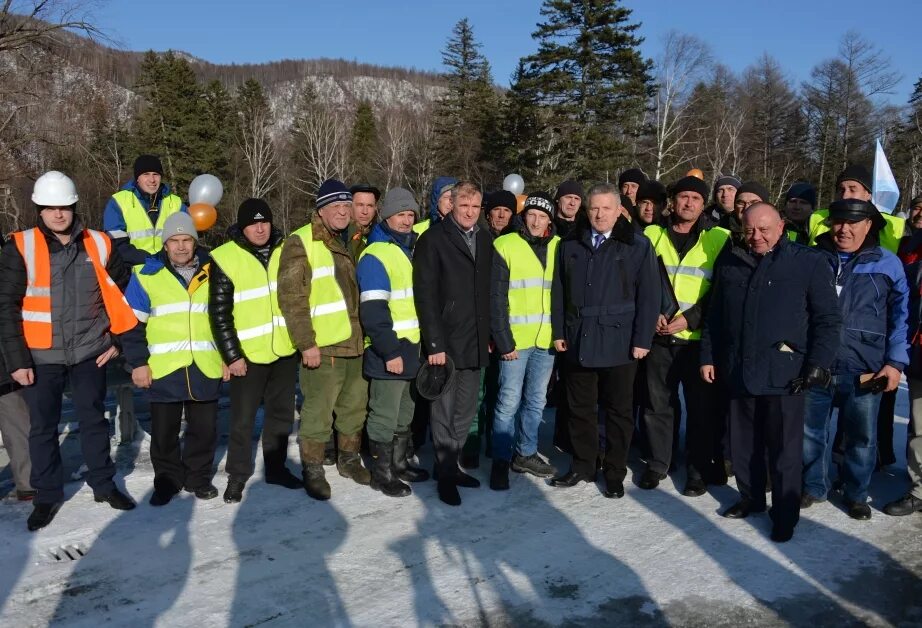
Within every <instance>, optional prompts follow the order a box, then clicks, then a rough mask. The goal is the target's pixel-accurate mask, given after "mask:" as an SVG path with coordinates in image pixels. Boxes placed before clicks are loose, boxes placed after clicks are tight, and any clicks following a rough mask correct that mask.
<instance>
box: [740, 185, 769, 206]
mask: <svg viewBox="0 0 922 628" xmlns="http://www.w3.org/2000/svg"><path fill="white" fill-rule="evenodd" d="M745 192H749V193H750V194H755V195H756V196H758V197H759V198H760V199H761V200H762V202H763V203H770V202H771V200H770V199H771V194H769V193H768V190H767V189H765V186H764V185H762V184H761V183H759V182H758V181H746V182H745V183H743V185H741V186H739V188H738V189H737V190H736V198H739V197H740V194H743V193H745Z"/></svg>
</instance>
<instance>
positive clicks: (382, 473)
mask: <svg viewBox="0 0 922 628" xmlns="http://www.w3.org/2000/svg"><path fill="white" fill-rule="evenodd" d="M368 444H369V445H370V446H371V457H372V460H373V463H372V465H371V488H373V489H375V490H376V491H381V492H382V493H384V494H385V495H387V496H388V497H406V496H407V495H409V494H410V493H411V492H412V491H411V490H410V487H409V486H407V485H406V484H404V483H403V482H401V481H400V479H399V478H398V477H397V473H396V470H395V469H394V444H393V443H379V442H377V441H369V443H368Z"/></svg>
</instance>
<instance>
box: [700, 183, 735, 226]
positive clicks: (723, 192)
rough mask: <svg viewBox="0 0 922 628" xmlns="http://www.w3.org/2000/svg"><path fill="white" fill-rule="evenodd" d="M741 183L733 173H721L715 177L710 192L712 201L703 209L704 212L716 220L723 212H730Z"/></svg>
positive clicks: (718, 219)
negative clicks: (711, 191) (712, 188)
mask: <svg viewBox="0 0 922 628" xmlns="http://www.w3.org/2000/svg"><path fill="white" fill-rule="evenodd" d="M742 185H743V182H742V181H741V180H740V178H739V177H738V176H736V175H735V174H722V175H720V176H719V177H717V180H716V181H714V191H713V193H712V198H713V202H712V203H711V204H710V205H709V206H708V207H707V208H706V209H705V210H704V211H705V213H706V214H708V215H709V216H710V217H711V218H713V219H714V220H715V221H717V222H719V221H720V219H721V218H723V216H724V214H729V213H731V212H732V211H733V203H734V202H735V201H736V191H737V190H739V189H740V186H742Z"/></svg>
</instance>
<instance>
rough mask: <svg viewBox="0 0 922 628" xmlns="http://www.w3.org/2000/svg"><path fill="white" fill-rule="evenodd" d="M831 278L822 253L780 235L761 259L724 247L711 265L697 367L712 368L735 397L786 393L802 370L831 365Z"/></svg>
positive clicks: (834, 334)
mask: <svg viewBox="0 0 922 628" xmlns="http://www.w3.org/2000/svg"><path fill="white" fill-rule="evenodd" d="M833 281H834V277H833V274H832V268H831V267H830V266H829V263H828V262H827V261H826V256H825V255H824V254H823V253H821V252H820V251H816V250H814V249H810V248H807V247H805V246H802V245H800V244H795V243H793V242H791V241H790V240H788V238H786V237H782V238H781V240H779V242H778V245H777V246H776V247H775V249H774V250H773V251H772V252H771V253H769V254H767V255H765V256H763V257H756V256H753V255H751V254H750V253H749V252H748V251H747V250H746V249H744V248H742V247H740V246H738V245H736V244H733V243H732V241H731V242H728V244H727V246H726V247H725V248H724V250H723V251H722V252H721V253H720V255H719V256H718V258H717V262H716V263H715V265H714V275H713V283H712V285H711V300H710V304H709V306H708V314H707V316H706V318H705V324H704V329H703V330H702V334H701V364H712V365H714V366H715V370H716V377H717V379H718V380H719V381H721V382H722V383H723V384H724V386H726V387H727V389H728V390H729V391H730V394H731V396H733V397H742V396H755V395H786V394H790V386H789V384H790V382H791V380H792V379H794V378H796V377H799V376H801V375H802V374H803V373H804V372H805V369H806V368H809V367H813V366H818V367H822V368H825V369H829V368H831V367H832V363H833V360H834V359H835V356H836V351H837V350H838V348H839V331H840V327H841V317H840V315H839V308H838V305H837V303H836V290H835V287H834V285H833ZM782 343H784V344H786V345H787V346H788V347H789V348H790V349H792V351H783V350H781V345H782Z"/></svg>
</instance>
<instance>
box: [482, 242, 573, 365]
mask: <svg viewBox="0 0 922 628" xmlns="http://www.w3.org/2000/svg"><path fill="white" fill-rule="evenodd" d="M558 242H560V238H559V237H557V236H554V237H553V238H551V240H550V241H549V242H548V244H547V258H546V260H547V262H546V265H545V266H544V267H542V266H541V261H540V260H539V259H538V256H537V255H535V252H534V251H533V250H532V248H531V246H529V244H528V242H526V241H525V240H524V239H523V238H522V236H520V235H519V234H518V233H509V234H506V235H504V236H500V237H498V238H496V240H494V241H493V247H494V248H495V249H496V252H497V253H499V255H500V256H501V257H502V258H503V259H504V260H505V261H506V266H508V267H509V328H510V330H511V331H512V338H513V340H514V341H515V348H516V349H530V348H532V347H537V348H539V349H549V348H550V347H551V343H552V341H553V338H552V337H551V336H552V330H551V281H552V279H553V277H554V260H555V259H556V257H557V255H556V253H557V244H558Z"/></svg>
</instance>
